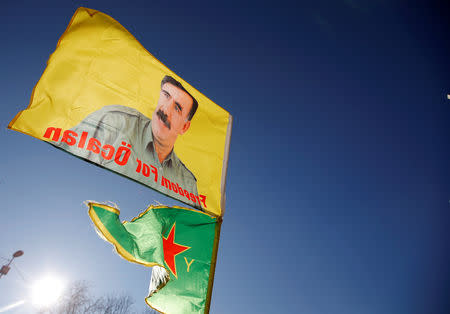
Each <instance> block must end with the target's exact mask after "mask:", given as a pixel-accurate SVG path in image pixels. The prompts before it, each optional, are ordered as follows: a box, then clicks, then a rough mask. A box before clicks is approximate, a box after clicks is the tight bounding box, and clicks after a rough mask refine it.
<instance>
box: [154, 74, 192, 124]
mask: <svg viewBox="0 0 450 314" xmlns="http://www.w3.org/2000/svg"><path fill="white" fill-rule="evenodd" d="M166 83H169V84H172V85H173V86H176V87H178V88H179V89H181V90H182V91H183V92H185V93H186V94H188V95H189V96H191V98H192V108H191V111H189V114H188V120H189V121H191V120H192V117H193V116H194V114H195V112H196V111H197V108H198V102H197V99H195V98H194V96H192V95H191V93H189V92H188V91H187V90H186V89H185V88H184V87H183V85H181V83H180V82H178V81H177V80H176V79H174V78H173V77H171V76H169V75H166V76H164V78H163V79H162V81H161V88H162V87H163V85H164V84H166Z"/></svg>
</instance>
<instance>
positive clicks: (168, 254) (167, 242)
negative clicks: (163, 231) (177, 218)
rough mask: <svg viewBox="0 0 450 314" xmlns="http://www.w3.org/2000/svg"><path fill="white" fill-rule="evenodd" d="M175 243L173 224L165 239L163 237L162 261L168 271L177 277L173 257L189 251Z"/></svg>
mask: <svg viewBox="0 0 450 314" xmlns="http://www.w3.org/2000/svg"><path fill="white" fill-rule="evenodd" d="M174 241H175V223H174V224H173V226H172V229H170V232H169V235H168V236H167V238H165V237H164V236H163V250H164V261H165V262H166V264H167V266H168V267H169V269H170V271H171V272H172V273H173V274H174V276H175V277H176V278H178V277H177V266H176V264H175V255H178V254H180V253H182V252H184V251H186V250H189V249H190V247H189V246H184V245H179V244H177V243H175V242H174Z"/></svg>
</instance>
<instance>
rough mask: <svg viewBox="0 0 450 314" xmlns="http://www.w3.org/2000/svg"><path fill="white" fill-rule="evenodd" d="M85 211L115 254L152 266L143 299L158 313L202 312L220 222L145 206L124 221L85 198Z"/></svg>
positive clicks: (188, 212) (182, 210)
mask: <svg viewBox="0 0 450 314" xmlns="http://www.w3.org/2000/svg"><path fill="white" fill-rule="evenodd" d="M88 206H89V216H90V217H91V219H92V221H93V222H94V224H95V226H96V227H97V228H98V230H99V231H100V232H101V234H102V235H103V236H104V237H105V238H106V239H107V240H108V241H109V242H111V243H112V244H113V245H114V247H115V248H116V251H117V253H118V254H119V255H121V256H122V257H123V258H125V259H126V260H128V261H130V262H134V263H138V264H142V265H145V266H155V267H154V269H153V272H152V283H151V285H150V293H149V296H148V297H147V298H146V299H145V301H146V302H147V304H148V305H149V306H150V307H152V308H153V309H155V310H158V311H160V312H163V313H170V314H172V313H208V311H209V302H210V299H211V291H212V282H213V277H214V267H215V258H216V252H217V244H218V237H219V232H220V222H219V221H218V218H216V217H212V216H209V215H207V214H205V213H203V212H199V211H196V210H192V209H188V208H182V207H167V206H151V207H149V208H148V209H147V210H146V211H144V212H143V213H141V214H140V215H139V216H138V217H136V218H134V219H132V220H131V221H130V222H127V221H125V222H123V223H122V222H120V220H119V214H120V211H119V210H118V209H116V208H114V207H111V206H107V205H103V204H97V203H89V204H88Z"/></svg>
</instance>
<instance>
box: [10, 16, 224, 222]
mask: <svg viewBox="0 0 450 314" xmlns="http://www.w3.org/2000/svg"><path fill="white" fill-rule="evenodd" d="M231 123H232V117H231V115H230V114H229V113H228V112H227V111H225V110H224V109H223V108H221V107H220V106H218V105H216V104H215V103H214V102H212V101H211V100H210V99H209V98H207V97H206V96H204V95H203V94H202V93H201V92H199V91H198V90H197V89H195V88H194V87H192V86H191V85H189V84H188V83H187V82H186V81H184V80H183V79H182V78H180V77H179V76H178V75H177V74H175V73H174V72H172V71H171V70H170V69H168V68H167V67H166V66H165V65H164V64H162V63H161V62H160V61H158V60H157V59H156V58H155V57H153V56H152V55H151V54H150V53H149V52H148V51H147V50H146V49H145V48H144V47H143V46H142V45H141V44H140V43H139V42H138V41H137V40H136V38H134V37H133V36H132V35H131V34H130V33H129V32H128V31H127V30H126V29H125V28H124V27H123V26H122V25H120V24H119V23H118V22H117V21H116V20H114V19H113V18H111V17H110V16H108V15H106V14H103V13H101V12H99V11H95V10H91V9H87V8H79V9H78V10H77V11H76V12H75V14H74V15H73V17H72V19H71V21H70V23H69V26H68V27H67V29H66V31H65V32H64V34H63V35H62V36H61V38H60V39H59V41H58V45H57V48H56V50H55V52H54V53H53V54H52V55H51V56H50V58H49V60H48V62H47V67H46V69H45V71H44V73H43V74H42V77H41V78H40V80H39V81H38V83H37V84H36V86H35V87H34V90H33V94H32V96H31V101H30V104H29V105H28V108H27V109H25V110H23V111H21V112H19V113H18V114H17V115H16V117H15V118H14V119H13V120H12V121H11V123H10V124H9V126H8V128H10V129H12V130H16V131H19V132H22V133H25V134H28V135H31V136H33V137H36V138H38V139H40V140H43V141H46V142H49V143H51V144H53V145H55V146H56V147H58V148H60V149H63V150H65V151H67V152H69V153H71V154H73V155H76V156H78V157H81V158H83V159H86V160H88V161H90V162H93V163H96V164H98V165H100V166H102V167H104V168H106V169H109V170H112V171H114V172H117V173H119V174H121V175H124V176H126V177H128V178H130V179H132V180H135V181H137V182H139V183H142V184H144V185H146V186H148V187H151V188H153V189H155V190H157V191H159V192H161V193H163V194H165V195H168V196H170V197H172V198H175V199H178V200H180V201H182V202H184V203H186V204H189V205H191V206H193V207H196V208H198V209H202V210H203V211H205V212H208V213H210V214H213V215H216V216H217V215H223V209H224V201H225V178H226V172H227V163H228V152H229V140H230V136H231Z"/></svg>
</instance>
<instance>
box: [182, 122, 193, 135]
mask: <svg viewBox="0 0 450 314" xmlns="http://www.w3.org/2000/svg"><path fill="white" fill-rule="evenodd" d="M190 126H191V121H189V120H188V121H186V123H185V124H184V125H183V129H182V130H181V134H184V133H186V131H187V130H189V127H190Z"/></svg>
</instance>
